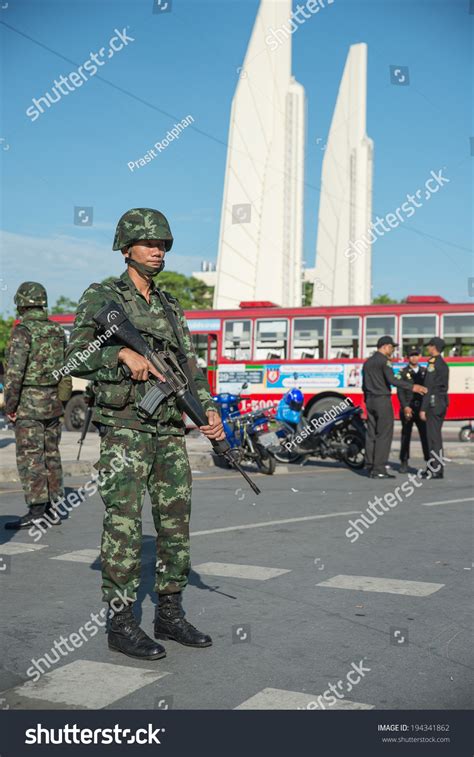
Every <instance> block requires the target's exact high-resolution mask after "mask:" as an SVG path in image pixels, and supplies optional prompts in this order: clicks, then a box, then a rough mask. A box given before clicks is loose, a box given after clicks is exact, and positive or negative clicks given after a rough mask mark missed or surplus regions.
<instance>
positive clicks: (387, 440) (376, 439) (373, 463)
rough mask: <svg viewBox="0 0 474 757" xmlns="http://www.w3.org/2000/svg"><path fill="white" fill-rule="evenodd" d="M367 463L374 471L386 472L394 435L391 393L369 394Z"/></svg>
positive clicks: (366, 441)
mask: <svg viewBox="0 0 474 757" xmlns="http://www.w3.org/2000/svg"><path fill="white" fill-rule="evenodd" d="M365 405H366V407H367V434H366V438H365V463H366V465H367V467H368V468H370V469H371V470H372V472H373V473H385V466H386V464H387V462H388V458H389V455H390V447H391V446H392V437H393V407H392V398H391V395H387V396H385V395H380V396H377V395H368V396H367V398H366V400H365Z"/></svg>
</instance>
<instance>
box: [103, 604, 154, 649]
mask: <svg viewBox="0 0 474 757" xmlns="http://www.w3.org/2000/svg"><path fill="white" fill-rule="evenodd" d="M108 643H109V649H112V650H113V651H114V652H122V654H126V655H127V656H128V657H136V658H137V659H139V660H159V659H160V658H161V657H166V650H165V648H164V647H162V646H161V644H157V643H156V641H153V639H150V637H149V636H147V635H146V633H145V631H143V630H142V629H141V628H140V626H139V625H138V623H137V621H136V618H135V616H134V614H133V610H132V606H131V605H129V606H128V607H125V608H124V609H123V610H120V611H119V612H116V613H115V614H114V615H113V617H112V618H111V619H110V621H109V629H108Z"/></svg>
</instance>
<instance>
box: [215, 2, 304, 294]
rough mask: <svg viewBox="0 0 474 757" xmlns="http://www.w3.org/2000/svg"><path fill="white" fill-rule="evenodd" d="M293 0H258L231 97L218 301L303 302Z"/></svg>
mask: <svg viewBox="0 0 474 757" xmlns="http://www.w3.org/2000/svg"><path fill="white" fill-rule="evenodd" d="M290 15H291V0H261V2H260V6H259V9H258V13H257V17H256V20H255V24H254V27H253V31H252V35H251V38H250V42H249V46H248V49H247V53H246V56H245V60H244V63H243V67H242V69H241V71H240V78H239V82H238V84H237V88H236V91H235V94H234V99H233V101H232V110H231V116H230V128H229V142H228V149H227V164H226V172H225V183H224V196H223V203H222V215H221V228H220V237H219V252H218V259H217V283H216V288H215V293H214V307H217V308H225V307H236V306H238V304H239V302H240V301H241V300H271V301H273V302H275V303H277V304H279V305H289V306H296V305H300V304H301V262H302V252H303V250H302V247H303V182H304V122H305V96H304V89H303V87H302V86H301V85H300V84H298V82H296V81H295V80H294V78H293V77H292V75H291V45H292V36H291V33H290V29H291V26H290V25H289V19H290Z"/></svg>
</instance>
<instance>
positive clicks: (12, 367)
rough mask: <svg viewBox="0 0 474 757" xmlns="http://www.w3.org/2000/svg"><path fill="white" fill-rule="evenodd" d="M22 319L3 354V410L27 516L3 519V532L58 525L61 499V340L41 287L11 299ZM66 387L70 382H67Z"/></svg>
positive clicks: (26, 286) (21, 290)
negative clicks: (56, 505)
mask: <svg viewBox="0 0 474 757" xmlns="http://www.w3.org/2000/svg"><path fill="white" fill-rule="evenodd" d="M14 302H15V305H16V307H17V309H18V314H19V316H20V318H21V321H20V322H19V323H17V325H16V326H15V327H14V329H13V331H12V335H11V340H10V343H9V346H8V350H7V368H6V372H5V412H6V415H7V417H8V419H9V421H10V422H11V423H13V424H14V426H15V441H16V462H17V468H18V475H19V477H20V481H21V484H22V486H23V491H24V493H25V500H26V504H27V506H28V512H27V513H26V515H23V516H22V517H21V518H18V519H16V520H13V521H8V522H7V523H6V524H5V528H7V529H15V530H16V529H20V528H30V527H31V526H33V525H34V524H35V522H36V521H38V520H39V521H43V520H44V519H42V516H45V515H47V516H48V520H47V522H48V523H49V524H50V525H59V523H60V517H59V514H58V513H57V511H55V510H54V502H55V501H57V500H60V499H61V498H62V496H63V493H64V492H63V471H62V466H61V456H60V454H59V442H60V439H61V421H62V418H61V416H62V415H63V413H64V408H63V403H62V401H61V399H66V397H61V389H60V383H61V381H60V379H59V376H60V373H59V372H60V370H61V368H62V367H63V366H64V353H65V349H66V337H65V334H64V331H63V329H62V328H61V326H59V325H58V324H57V323H54V322H52V321H50V320H49V319H48V315H47V311H46V307H47V305H48V298H47V294H46V289H45V288H44V286H43V285H42V284H40V283H39V282H37V281H24V282H23V284H20V286H19V287H18V290H17V292H16V294H15V298H14ZM69 384H70V379H69Z"/></svg>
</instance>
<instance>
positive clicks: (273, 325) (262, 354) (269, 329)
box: [254, 320, 288, 360]
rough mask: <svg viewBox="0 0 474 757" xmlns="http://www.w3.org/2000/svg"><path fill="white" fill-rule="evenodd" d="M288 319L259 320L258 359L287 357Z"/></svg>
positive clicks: (256, 356)
mask: <svg viewBox="0 0 474 757" xmlns="http://www.w3.org/2000/svg"><path fill="white" fill-rule="evenodd" d="M287 345H288V321H283V320H282V321H257V337H256V340H255V355H254V357H255V359H256V360H279V359H286V358H287Z"/></svg>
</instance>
